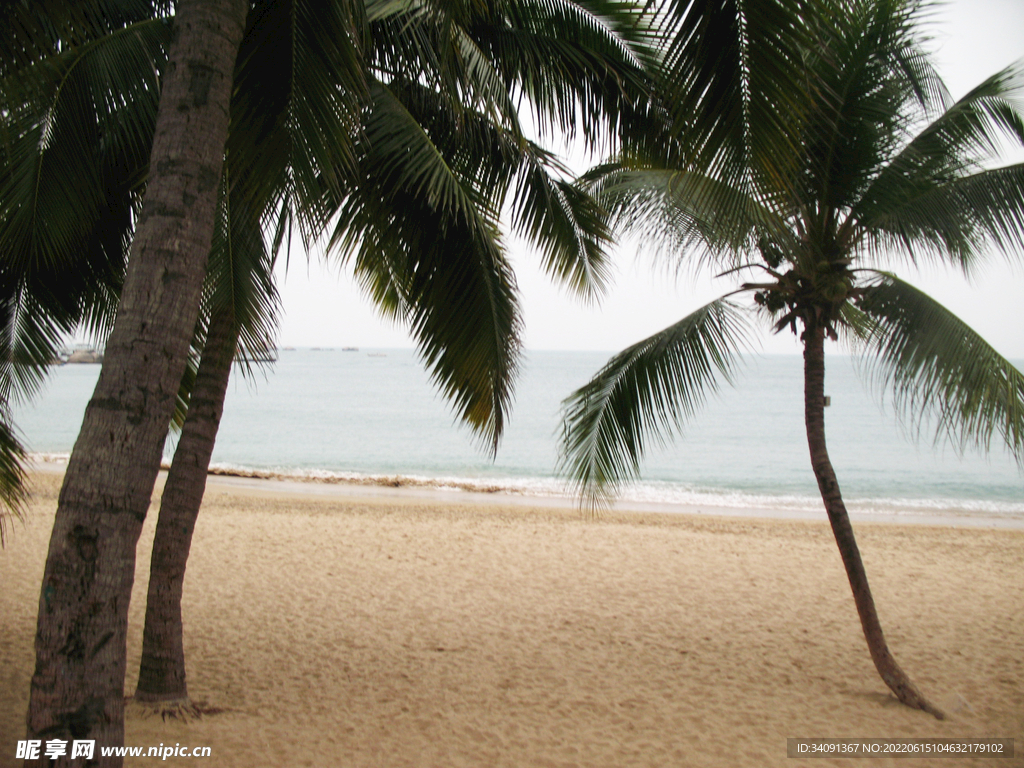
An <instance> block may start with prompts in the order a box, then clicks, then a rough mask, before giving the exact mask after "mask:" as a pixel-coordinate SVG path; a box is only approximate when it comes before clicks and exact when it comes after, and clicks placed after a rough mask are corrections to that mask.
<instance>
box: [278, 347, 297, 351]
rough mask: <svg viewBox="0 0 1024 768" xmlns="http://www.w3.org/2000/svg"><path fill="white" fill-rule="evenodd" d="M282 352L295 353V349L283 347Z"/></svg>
mask: <svg viewBox="0 0 1024 768" xmlns="http://www.w3.org/2000/svg"><path fill="white" fill-rule="evenodd" d="M281 351H282V352H294V351H295V347H281Z"/></svg>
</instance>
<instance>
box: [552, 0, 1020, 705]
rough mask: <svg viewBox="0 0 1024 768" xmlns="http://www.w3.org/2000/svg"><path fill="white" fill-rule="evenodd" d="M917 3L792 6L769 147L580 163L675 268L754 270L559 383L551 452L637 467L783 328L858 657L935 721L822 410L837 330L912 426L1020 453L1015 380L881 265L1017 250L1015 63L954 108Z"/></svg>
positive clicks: (948, 316) (583, 463)
mask: <svg viewBox="0 0 1024 768" xmlns="http://www.w3.org/2000/svg"><path fill="white" fill-rule="evenodd" d="M919 15H920V8H919V5H918V4H917V3H916V2H905V1H904V0H858V2H854V3H823V4H821V5H820V6H818V7H817V9H816V11H815V13H813V14H811V13H808V14H807V15H806V22H805V23H806V24H807V27H806V29H807V32H808V37H807V43H806V45H805V47H804V48H803V49H802V50H801V51H800V57H799V61H800V62H801V67H802V69H803V73H804V77H803V82H804V85H803V87H802V88H801V89H800V91H799V92H798V93H797V94H794V97H793V100H792V103H791V104H789V105H787V107H786V111H785V115H786V119H787V120H788V121H789V124H790V128H789V129H788V130H789V136H790V140H789V141H786V142H784V143H781V144H779V145H777V146H776V147H775V148H774V149H772V147H771V146H770V145H768V144H764V143H763V142H761V140H760V139H759V137H758V135H757V134H758V129H759V127H760V124H759V123H757V122H753V123H750V124H747V126H746V130H747V131H748V132H749V134H750V138H749V139H748V140H747V142H746V147H747V149H746V150H745V151H743V152H740V153H737V154H736V155H735V156H733V157H732V158H726V160H725V161H724V162H718V163H717V164H711V165H710V170H709V169H708V167H703V168H702V167H700V165H699V164H698V163H696V162H694V163H691V164H686V163H685V162H667V163H666V162H664V159H665V158H664V156H663V157H662V158H661V162H659V158H655V159H653V160H652V159H650V157H648V158H646V159H644V160H641V159H639V156H634V157H631V158H623V159H622V161H621V162H618V163H616V164H614V165H609V166H606V167H604V168H600V169H595V171H594V172H593V173H592V175H591V177H590V182H591V184H592V186H593V189H594V190H595V191H596V192H597V193H598V194H599V195H600V197H601V199H603V200H605V201H606V203H607V204H608V205H609V206H610V207H611V208H612V209H613V210H614V212H615V214H616V216H617V218H618V220H619V222H620V223H621V224H623V225H624V226H625V227H627V228H631V229H633V230H634V231H639V232H642V233H643V234H644V235H646V236H649V237H652V238H657V239H658V241H659V242H660V243H661V244H662V245H663V246H664V248H665V249H666V250H667V249H671V250H672V252H673V253H674V254H678V255H677V256H676V257H675V258H677V259H678V264H679V265H680V268H685V267H686V266H696V267H699V268H704V267H710V268H714V269H715V270H724V271H723V272H722V275H731V274H738V273H744V272H746V273H748V274H752V275H754V276H755V277H752V278H751V279H749V280H748V281H746V282H742V283H741V284H740V285H739V287H738V288H737V289H736V290H734V291H732V292H731V293H728V294H726V295H725V296H723V297H722V298H719V299H717V300H715V301H713V302H711V303H709V304H707V305H706V306H704V307H702V308H700V309H698V310H697V311H696V312H693V313H692V314H690V315H688V316H686V317H684V318H683V319H682V320H680V321H679V322H678V323H676V324H675V325H672V326H670V327H669V328H666V329H664V330H663V331H660V332H658V333H656V334H654V335H653V336H651V337H650V338H647V339H644V340H643V341H640V342H638V343H637V344H635V345H633V346H631V347H630V348H628V349H626V350H624V351H623V352H621V353H619V354H618V355H616V356H615V357H613V358H612V359H611V360H610V361H609V362H608V363H607V364H606V365H605V366H604V367H603V368H602V369H601V370H600V371H599V372H598V373H597V374H596V375H595V376H594V378H593V379H592V380H591V381H590V382H589V383H588V384H586V385H585V386H583V387H582V388H580V389H579V390H577V391H576V392H575V393H573V394H572V396H571V397H569V398H568V399H567V400H566V401H565V404H564V422H563V426H564V442H563V462H564V467H565V468H566V469H567V470H568V472H569V473H570V474H571V476H572V478H573V480H574V482H575V483H576V484H577V485H578V487H579V488H580V489H581V490H582V492H583V493H584V494H585V495H586V496H587V497H588V498H589V499H590V500H591V501H592V502H596V501H599V500H600V499H601V498H602V495H603V494H604V493H606V492H607V488H608V485H609V484H612V483H615V482H618V481H621V480H623V479H626V478H635V477H638V476H639V474H640V471H641V470H640V467H641V460H642V457H643V455H644V452H645V447H646V443H647V441H648V440H649V439H650V437H651V436H657V437H664V436H665V435H667V434H670V433H672V432H673V431H674V430H676V429H679V428H681V427H682V425H683V424H684V423H685V422H686V420H687V419H689V418H690V417H692V416H694V415H695V414H696V412H697V410H698V409H699V408H700V406H701V405H702V403H703V402H704V400H705V398H706V397H707V395H708V393H710V392H713V391H714V390H715V389H716V388H717V386H718V385H719V383H720V381H722V380H725V381H728V382H731V381H732V380H733V376H734V375H735V369H736V361H737V359H736V355H737V352H738V351H740V350H743V349H745V348H747V345H748V340H749V337H750V332H751V331H752V324H751V319H752V318H755V317H756V318H759V319H761V320H767V321H769V322H770V323H771V325H772V327H773V328H774V330H775V332H781V331H784V330H787V329H789V330H791V331H792V332H793V333H795V334H798V336H799V338H800V340H801V342H802V345H803V350H804V352H803V356H804V415H805V424H806V430H807V442H808V447H809V449H810V455H811V465H812V468H813V471H814V476H815V478H816V480H817V483H818V488H819V490H820V493H821V497H822V501H823V502H824V506H825V510H826V512H827V515H828V518H829V522H830V524H831V527H832V530H833V533H834V535H835V538H836V542H837V544H838V546H839V550H840V554H841V556H842V560H843V564H844V566H845V569H846V573H847V576H848V578H849V581H850V586H851V588H852V590H853V595H854V600H855V603H856V606H857V610H858V613H859V615H860V619H861V624H862V627H863V631H864V636H865V639H866V640H867V644H868V649H869V651H870V654H871V658H872V660H873V662H874V664H875V667H876V669H877V670H878V672H879V674H880V675H881V677H882V679H883V680H884V681H885V683H886V685H888V686H889V688H890V689H891V690H892V691H893V693H894V694H895V695H896V697H897V698H898V699H899V700H900V701H902V702H903V703H905V704H907V705H909V706H911V707H917V708H920V709H922V710H925V711H927V712H930V713H932V714H934V715H935V716H936V717H939V718H941V717H942V713H941V712H940V711H939V710H938V709H936V708H935V707H934V706H933V705H932V704H930V703H929V702H928V701H927V700H926V699H925V698H924V696H923V695H922V694H921V693H920V692H919V691H918V690H917V688H916V687H915V686H914V685H913V683H912V682H911V681H910V679H909V678H908V677H907V675H906V674H905V673H904V672H903V670H902V669H901V668H900V667H899V666H898V665H897V663H896V661H895V660H894V659H893V657H892V654H891V653H890V651H889V649H888V647H887V645H886V642H885V638H884V636H883V633H882V628H881V625H880V623H879V620H878V616H877V613H876V611H875V606H874V602H873V599H872V596H871V591H870V589H869V586H868V581H867V576H866V574H865V570H864V566H863V563H862V561H861V557H860V554H859V551H858V549H857V543H856V540H855V538H854V534H853V529H852V528H851V525H850V520H849V516H848V514H847V511H846V508H845V505H844V503H843V499H842V495H841V493H840V488H839V484H838V481H837V479H836V475H835V472H834V471H833V468H832V464H831V462H830V460H829V456H828V451H827V447H826V442H825V425H824V405H825V398H824V389H823V386H824V376H825V362H824V360H825V358H824V350H825V345H826V342H827V341H828V342H840V343H843V344H845V345H847V346H848V347H849V348H850V349H851V350H852V351H853V352H855V353H857V354H859V355H861V356H863V357H864V358H865V359H866V360H867V361H869V362H868V365H867V366H865V370H866V371H867V372H868V373H869V374H871V375H873V376H874V377H875V378H877V380H878V381H880V382H881V383H882V384H883V385H884V389H887V390H891V392H892V399H893V403H894V405H895V406H896V408H897V409H899V410H900V411H901V412H903V413H905V414H906V415H907V416H908V418H909V419H910V420H911V421H912V422H914V423H917V424H919V425H921V424H925V423H930V422H928V421H927V420H928V419H929V418H931V419H934V423H935V424H936V425H937V427H936V428H937V434H942V435H946V436H948V437H949V438H951V439H952V440H953V442H954V444H955V445H956V446H957V447H958V448H964V447H966V446H967V445H969V444H973V445H976V446H977V447H980V448H984V449H988V448H989V447H990V445H991V443H992V441H993V440H994V439H997V434H998V437H999V438H1001V439H1002V440H1003V441H1004V442H1005V443H1006V445H1007V446H1009V448H1010V450H1011V451H1012V452H1013V454H1014V455H1015V456H1016V458H1017V461H1018V463H1020V464H1021V465H1022V466H1024V375H1022V374H1021V372H1020V371H1019V370H1017V369H1016V368H1015V367H1014V366H1013V365H1011V364H1010V363H1009V362H1007V361H1006V360H1005V359H1004V358H1002V357H1001V356H1000V355H999V354H998V353H997V352H996V351H995V350H994V349H992V348H991V347H990V346H989V345H988V344H986V343H985V341H984V340H983V339H981V338H980V337H979V336H978V335H977V334H976V333H974V332H973V331H972V330H971V329H970V328H968V327H967V326H966V325H965V324H964V323H963V322H962V321H961V320H959V319H958V318H956V317H955V316H954V315H953V314H952V313H950V312H949V311H948V310H946V309H945V308H943V307H942V306H941V305H939V304H938V303H937V302H935V301H934V300H933V299H931V298H929V297H928V296H926V295H925V294H923V293H922V292H921V291H919V290H917V289H916V288H914V287H912V286H911V285H909V284H908V283H906V282H904V281H903V280H900V279H899V278H898V277H896V275H894V274H893V273H892V272H890V271H886V270H884V269H882V268H881V267H883V266H884V265H885V264H887V263H890V262H893V261H903V262H909V263H911V264H917V263H921V262H924V261H926V260H927V261H928V262H937V263H942V264H952V265H954V266H956V267H959V268H961V269H963V270H964V271H965V272H967V271H969V270H970V269H971V268H972V267H974V266H975V265H976V264H978V263H979V262H980V261H981V259H982V258H983V257H984V255H985V254H986V252H987V251H988V250H989V249H996V250H1000V251H1003V252H1004V253H1005V252H1010V251H1017V252H1019V251H1020V250H1021V248H1022V246H1024V165H1020V164H1018V165H1009V166H1005V167H995V168H990V167H988V166H987V165H986V163H988V162H991V161H993V160H994V159H996V158H997V151H998V150H997V147H998V141H999V138H1000V137H1001V136H1005V137H1009V139H1010V140H1012V141H1013V142H1014V143H1019V144H1024V118H1022V115H1021V112H1020V108H1019V104H1020V101H1019V98H1020V96H1021V92H1022V86H1024V78H1022V71H1021V69H1020V68H1011V69H1008V70H1006V71H1004V72H1000V73H998V74H996V75H994V76H993V77H991V78H989V79H988V80H986V81H985V82H984V83H982V84H981V85H979V86H978V87H977V88H975V89H974V90H973V91H971V92H970V93H968V94H967V95H966V96H965V97H963V98H962V99H960V100H959V101H957V102H956V103H952V104H950V103H949V101H948V99H947V97H946V95H945V90H944V88H943V86H942V83H941V81H940V80H939V78H938V76H937V75H936V73H935V72H934V71H933V69H932V68H931V66H930V64H929V63H928V60H927V57H926V56H925V55H924V54H923V53H922V44H921V40H920V39H919V32H918V19H919ZM769 127H770V128H771V129H772V130H774V126H772V125H770V126H769ZM664 154H665V155H670V154H671V153H668V152H666V153H664ZM679 156H680V155H679V154H676V155H675V156H674V157H669V160H670V161H677V160H678V158H679ZM719 159H720V158H719ZM730 160H742V161H743V162H742V164H741V165H740V166H739V167H737V164H736V163H730V162H729V161H730ZM743 296H749V297H752V299H753V306H752V307H750V306H744V305H743V304H741V303H739V301H738V300H739V298H740V297H743Z"/></svg>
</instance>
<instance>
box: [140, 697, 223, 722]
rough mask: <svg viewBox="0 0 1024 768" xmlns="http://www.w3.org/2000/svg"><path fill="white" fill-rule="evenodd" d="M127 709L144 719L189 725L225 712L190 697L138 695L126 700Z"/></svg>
mask: <svg viewBox="0 0 1024 768" xmlns="http://www.w3.org/2000/svg"><path fill="white" fill-rule="evenodd" d="M125 709H126V710H130V711H131V712H132V713H133V714H135V715H138V716H140V717H142V718H150V717H153V716H158V717H159V718H160V719H161V720H164V721H166V720H180V721H181V722H183V723H188V722H191V721H193V720H202V719H203V716H204V715H216V714H218V713H220V712H223V711H224V710H223V709H222V708H219V707H208V706H206V705H204V704H203V703H201V702H195V701H192V699H191V698H189V697H188V696H184V697H179V698H176V699H160V698H159V697H147V696H146V695H145V694H136V695H135V696H128V697H126V698H125Z"/></svg>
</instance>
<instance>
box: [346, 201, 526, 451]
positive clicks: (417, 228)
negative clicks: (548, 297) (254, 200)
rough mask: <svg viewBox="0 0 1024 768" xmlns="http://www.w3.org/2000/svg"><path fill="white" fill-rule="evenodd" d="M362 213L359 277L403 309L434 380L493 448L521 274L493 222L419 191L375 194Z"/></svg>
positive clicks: (397, 310) (509, 372)
mask: <svg viewBox="0 0 1024 768" xmlns="http://www.w3.org/2000/svg"><path fill="white" fill-rule="evenodd" d="M360 208H361V210H360V211H359V213H358V215H356V216H350V217H347V218H348V219H349V222H350V223H349V225H348V227H347V229H348V234H349V235H350V236H352V235H355V233H358V238H357V241H356V243H354V244H353V247H354V249H355V251H356V256H355V268H356V275H357V277H358V278H359V279H360V280H361V282H362V283H363V285H364V286H365V287H367V288H368V289H369V290H370V292H371V294H372V295H373V297H374V298H375V299H376V300H377V301H378V302H381V303H382V304H383V309H384V312H385V314H388V315H390V316H392V317H395V316H398V317H401V318H402V319H403V320H404V321H405V322H407V323H408V324H409V327H410V330H411V332H412V334H413V335H414V337H415V338H416V340H417V347H418V350H419V354H420V356H421V357H422V359H423V361H424V362H425V364H426V365H427V368H428V370H429V371H430V375H431V379H432V381H433V382H434V384H435V385H436V386H437V387H438V388H439V389H440V390H441V393H442V394H443V395H444V396H445V397H446V398H447V399H448V400H449V401H450V402H451V403H452V406H453V409H454V410H455V412H456V413H457V414H458V416H459V418H460V419H461V420H463V421H464V422H466V423H467V424H468V425H469V426H470V427H472V428H473V429H474V430H475V431H476V432H477V433H478V434H479V435H480V436H481V438H482V439H483V440H484V441H485V442H486V443H487V444H489V446H490V448H491V450H492V451H494V450H496V448H497V444H498V440H499V439H500V437H501V435H502V432H503V430H504V427H505V422H506V420H507V418H508V412H509V409H510V407H511V403H512V395H513V382H514V380H515V376H516V373H517V371H518V367H519V357H520V333H521V324H522V321H521V318H520V310H519V302H518V293H517V290H516V285H515V279H514V276H513V274H512V270H511V267H510V266H509V264H508V262H507V259H506V257H505V253H504V250H503V249H502V247H501V243H500V238H499V235H498V231H497V229H496V227H494V226H493V225H491V224H489V223H488V222H487V221H485V220H480V219H478V220H476V221H475V222H472V223H470V222H467V221H465V220H464V219H462V218H461V217H457V218H445V217H442V216H441V215H439V213H438V212H437V211H436V210H435V209H434V208H433V207H432V206H430V205H426V204H424V201H423V200H422V198H419V197H417V196H413V195H409V194H401V193H398V192H395V193H392V194H390V195H388V196H387V198H386V199H385V198H381V197H376V198H375V197H374V196H373V195H372V194H371V195H370V196H369V197H368V198H367V199H365V200H363V201H362V202H361V203H360Z"/></svg>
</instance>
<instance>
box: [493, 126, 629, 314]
mask: <svg viewBox="0 0 1024 768" xmlns="http://www.w3.org/2000/svg"><path fill="white" fill-rule="evenodd" d="M552 166H554V168H553V169H552ZM552 170H553V171H554V173H552ZM562 170H563V169H562V168H561V166H560V165H559V164H558V163H557V162H556V161H555V160H554V158H553V157H552V156H551V155H550V154H549V153H547V152H545V151H544V150H542V149H541V148H540V147H537V146H536V145H533V144H530V145H528V148H527V151H526V152H524V153H523V157H522V164H521V166H520V171H519V178H518V184H517V188H516V194H515V197H514V200H513V202H512V212H513V221H512V223H513V226H514V227H515V229H516V230H517V231H519V232H520V233H521V234H523V235H525V236H526V237H527V238H528V239H529V240H530V241H531V242H532V243H534V244H535V245H536V246H537V247H539V248H540V251H541V259H542V265H543V267H544V269H545V271H546V272H547V273H548V274H549V275H551V276H552V277H553V278H555V279H557V280H559V281H561V282H562V283H564V284H566V285H568V286H570V287H571V288H572V289H573V290H574V291H575V292H576V293H578V294H579V295H580V296H583V297H584V298H588V299H593V298H596V297H598V296H599V295H600V294H601V293H602V292H603V291H604V289H605V286H606V284H607V281H608V254H607V252H606V251H605V244H606V243H608V242H609V241H610V240H611V232H610V230H609V229H608V226H607V224H606V221H605V219H606V218H607V214H606V212H605V210H604V209H603V207H602V206H601V205H600V203H598V201H597V200H596V199H595V198H594V197H593V196H592V195H591V194H590V193H589V192H588V191H587V190H586V189H584V188H582V187H581V186H579V185H577V184H574V183H572V182H570V181H567V180H565V179H562V178H559V177H558V174H559V173H560V172H561V171H562Z"/></svg>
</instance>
